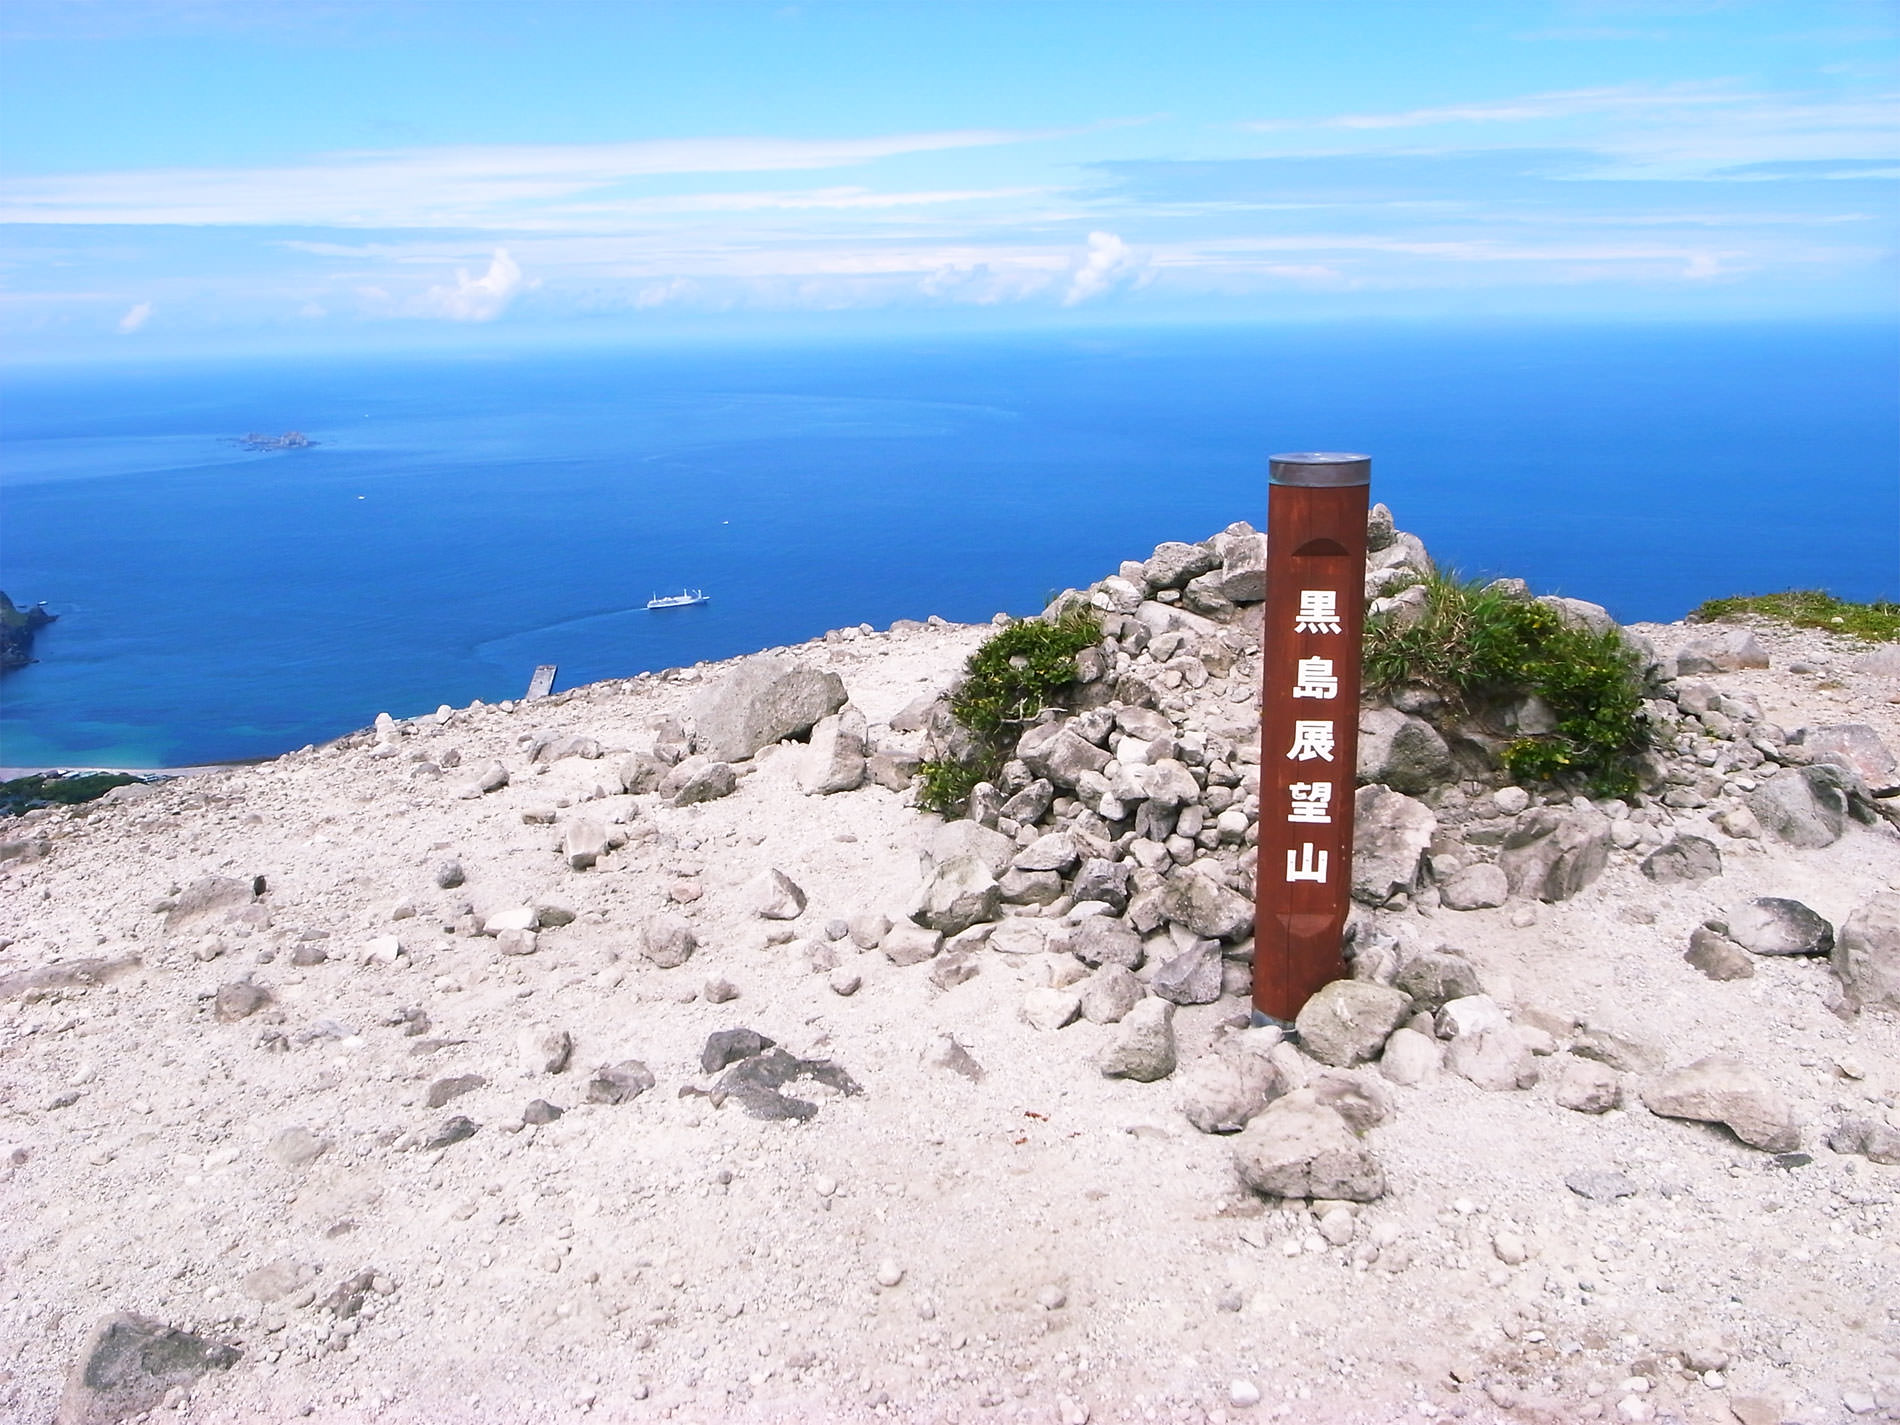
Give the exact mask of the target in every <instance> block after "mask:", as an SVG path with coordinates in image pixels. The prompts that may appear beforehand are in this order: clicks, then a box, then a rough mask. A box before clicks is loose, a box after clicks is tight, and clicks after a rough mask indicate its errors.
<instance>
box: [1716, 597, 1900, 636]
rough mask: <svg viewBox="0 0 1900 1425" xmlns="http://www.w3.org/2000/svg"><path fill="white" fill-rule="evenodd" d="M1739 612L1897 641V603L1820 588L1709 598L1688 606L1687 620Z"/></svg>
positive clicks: (1899, 607)
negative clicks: (1862, 600)
mask: <svg viewBox="0 0 1900 1425" xmlns="http://www.w3.org/2000/svg"><path fill="white" fill-rule="evenodd" d="M1739 614H1755V615H1757V616H1758V617H1761V618H1768V619H1773V620H1775V621H1776V622H1777V623H1791V624H1793V625H1794V626H1795V627H1796V628H1821V629H1826V630H1828V631H1829V632H1830V633H1845V634H1849V635H1851V636H1852V637H1854V638H1863V639H1866V640H1867V641H1868V642H1870V643H1893V642H1896V641H1900V604H1896V603H1894V602H1893V601H1892V600H1890V599H1875V600H1874V601H1873V602H1872V603H1868V604H1857V603H1853V602H1852V601H1850V600H1848V599H1837V598H1835V597H1834V596H1833V595H1832V594H1830V593H1828V592H1827V591H1826V590H1823V589H1788V590H1785V591H1784V592H1782V593H1779V594H1736V595H1733V596H1732V597H1730V598H1726V599H1709V600H1708V601H1706V602H1705V603H1701V604H1698V605H1696V607H1695V608H1694V609H1692V610H1690V613H1689V621H1690V622H1691V623H1712V622H1714V621H1716V620H1717V619H1729V618H1734V617H1736V616H1737V615H1739Z"/></svg>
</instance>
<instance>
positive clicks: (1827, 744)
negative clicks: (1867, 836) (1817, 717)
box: [1788, 722, 1900, 796]
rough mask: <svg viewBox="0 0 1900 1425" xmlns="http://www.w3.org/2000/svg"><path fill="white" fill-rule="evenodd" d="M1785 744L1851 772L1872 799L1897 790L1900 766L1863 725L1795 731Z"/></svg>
mask: <svg viewBox="0 0 1900 1425" xmlns="http://www.w3.org/2000/svg"><path fill="white" fill-rule="evenodd" d="M1788 741H1789V742H1791V743H1793V744H1794V745H1795V746H1796V747H1804V748H1806V749H1807V750H1808V752H1809V754H1810V755H1811V756H1812V757H1813V758H1814V760H1815V761H1816V762H1831V763H1833V764H1835V765H1836V766H1841V767H1846V768H1848V769H1850V770H1851V771H1853V772H1854V773H1855V774H1857V775H1858V776H1859V777H1860V779H1861V781H1863V782H1864V783H1866V784H1867V789H1868V790H1869V791H1870V792H1872V793H1873V794H1874V795H1875V796H1886V795H1889V794H1891V793H1893V792H1895V791H1900V763H1896V762H1895V760H1894V755H1893V752H1892V750H1891V749H1890V748H1889V747H1888V746H1887V744H1886V743H1884V742H1882V741H1881V740H1880V734H1879V733H1877V732H1875V731H1874V730H1873V729H1872V728H1871V727H1868V726H1867V725H1866V724H1865V723H1859V722H1849V723H1836V724H1833V725H1831V726H1828V727H1803V728H1797V729H1796V730H1795V732H1794V734H1793V735H1792V736H1791V737H1790V738H1789V739H1788Z"/></svg>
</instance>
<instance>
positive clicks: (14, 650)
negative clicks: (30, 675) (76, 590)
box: [0, 594, 59, 671]
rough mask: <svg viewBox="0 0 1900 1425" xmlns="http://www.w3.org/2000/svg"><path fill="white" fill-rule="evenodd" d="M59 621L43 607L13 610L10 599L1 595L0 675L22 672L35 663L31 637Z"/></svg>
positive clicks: (37, 605) (38, 605)
mask: <svg viewBox="0 0 1900 1425" xmlns="http://www.w3.org/2000/svg"><path fill="white" fill-rule="evenodd" d="M58 617H59V615H57V614H49V613H48V612H46V605H44V604H35V605H34V606H33V607H32V608H29V609H22V608H16V607H14V603H13V600H12V599H9V598H8V597H7V596H6V595H5V594H0V671H5V670H6V669H10V668H24V667H26V665H27V664H29V663H31V662H33V661H35V660H34V658H33V635H34V634H36V633H38V632H39V631H40V630H41V629H43V628H45V627H46V625H47V624H49V623H52V622H53V621H54V620H55V619H56V618H58Z"/></svg>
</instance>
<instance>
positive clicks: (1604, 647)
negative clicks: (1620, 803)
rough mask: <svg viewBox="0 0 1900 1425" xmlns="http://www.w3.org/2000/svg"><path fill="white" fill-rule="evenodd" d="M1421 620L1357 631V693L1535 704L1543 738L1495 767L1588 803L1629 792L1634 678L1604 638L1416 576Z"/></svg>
mask: <svg viewBox="0 0 1900 1425" xmlns="http://www.w3.org/2000/svg"><path fill="white" fill-rule="evenodd" d="M1420 583H1421V584H1422V585H1423V586H1424V589H1425V610H1424V615H1423V617H1421V618H1418V619H1417V620H1415V621H1413V622H1411V623H1406V622H1403V621H1402V620H1401V619H1400V618H1396V617H1393V616H1390V615H1387V616H1384V617H1380V618H1376V619H1373V620H1370V621H1369V622H1368V624H1367V627H1366V644H1365V676H1366V684H1367V686H1368V687H1370V688H1371V689H1373V690H1374V691H1376V692H1380V693H1391V692H1394V691H1396V690H1397V689H1399V688H1401V687H1404V686H1406V685H1408V684H1409V685H1423V686H1425V687H1428V688H1430V689H1431V690H1432V691H1434V692H1436V693H1437V694H1438V695H1439V696H1440V697H1443V698H1444V699H1445V700H1446V701H1447V702H1448V703H1449V704H1450V705H1451V706H1452V707H1453V708H1454V709H1455V710H1456V711H1458V712H1460V713H1463V714H1467V715H1477V716H1482V715H1483V714H1484V713H1485V712H1486V711H1487V710H1489V709H1491V708H1496V707H1498V706H1500V705H1502V704H1506V703H1513V702H1517V701H1519V700H1520V699H1523V698H1525V697H1532V696H1534V697H1538V698H1541V699H1542V700H1543V701H1544V702H1545V703H1546V704H1548V705H1549V707H1550V709H1551V712H1552V714H1553V715H1554V716H1555V719H1556V723H1557V727H1556V730H1555V731H1554V732H1548V733H1541V734H1537V735H1534V736H1525V737H1519V738H1517V739H1516V740H1515V741H1513V742H1511V743H1510V744H1509V745H1508V746H1507V747H1506V748H1505V750H1504V754H1503V755H1504V764H1505V767H1506V768H1507V770H1508V771H1509V772H1510V774H1511V776H1512V777H1513V778H1514V779H1516V780H1518V781H1521V782H1524V781H1528V782H1556V783H1565V784H1576V785H1581V786H1583V787H1586V788H1587V789H1589V790H1590V791H1591V792H1592V793H1594V794H1595V795H1598V796H1627V795H1629V794H1631V793H1633V792H1635V791H1636V790H1637V787H1638V778H1637V771H1636V769H1637V759H1638V758H1640V757H1641V756H1642V754H1643V753H1644V752H1645V751H1647V750H1648V749H1649V746H1650V728H1649V722H1648V719H1647V718H1646V717H1645V716H1644V714H1643V683H1642V672H1641V669H1640V667H1639V666H1638V660H1637V656H1636V654H1635V653H1634V652H1633V651H1632V650H1631V649H1630V648H1629V647H1628V646H1627V645H1626V644H1625V643H1624V642H1623V640H1622V639H1621V638H1620V637H1618V636H1617V634H1616V633H1615V632H1614V631H1609V632H1604V633H1591V632H1588V631H1586V630H1583V629H1577V628H1572V627H1571V626H1570V625H1568V624H1566V623H1565V622H1564V621H1563V619H1562V618H1560V617H1559V616H1558V614H1557V612H1556V610H1554V609H1552V608H1551V607H1550V606H1549V605H1547V604H1540V603H1537V602H1535V601H1534V600H1527V599H1522V598H1512V597H1510V596H1509V595H1508V594H1506V593H1504V592H1503V591H1502V590H1497V589H1490V588H1486V587H1485V586H1484V585H1482V584H1480V583H1479V582H1478V581H1476V580H1464V579H1460V578H1458V577H1457V575H1455V574H1433V575H1429V576H1427V577H1426V578H1424V579H1422V580H1421V581H1420Z"/></svg>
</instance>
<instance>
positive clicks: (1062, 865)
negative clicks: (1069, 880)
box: [1010, 831, 1082, 899]
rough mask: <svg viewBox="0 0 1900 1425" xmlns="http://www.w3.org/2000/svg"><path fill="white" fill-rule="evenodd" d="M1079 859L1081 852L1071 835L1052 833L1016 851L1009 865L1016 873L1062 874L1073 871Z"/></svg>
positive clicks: (1060, 832)
mask: <svg viewBox="0 0 1900 1425" xmlns="http://www.w3.org/2000/svg"><path fill="white" fill-rule="evenodd" d="M1081 859H1082V852H1081V849H1080V848H1079V847H1078V846H1077V845H1076V843H1075V837H1074V836H1073V835H1071V834H1070V833H1069V832H1066V831H1052V832H1050V833H1049V834H1048V835H1047V836H1039V837H1037V838H1036V839H1035V840H1034V841H1032V842H1030V843H1029V844H1028V845H1027V846H1025V847H1024V848H1023V849H1022V850H1021V851H1018V852H1017V853H1016V856H1015V859H1014V860H1012V861H1011V862H1010V864H1011V865H1012V866H1014V867H1015V868H1016V869H1017V870H1018V871H1057V872H1062V871H1073V870H1074V869H1075V867H1076V863H1077V862H1079V861H1080V860H1081ZM1078 899H1079V897H1078Z"/></svg>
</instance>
